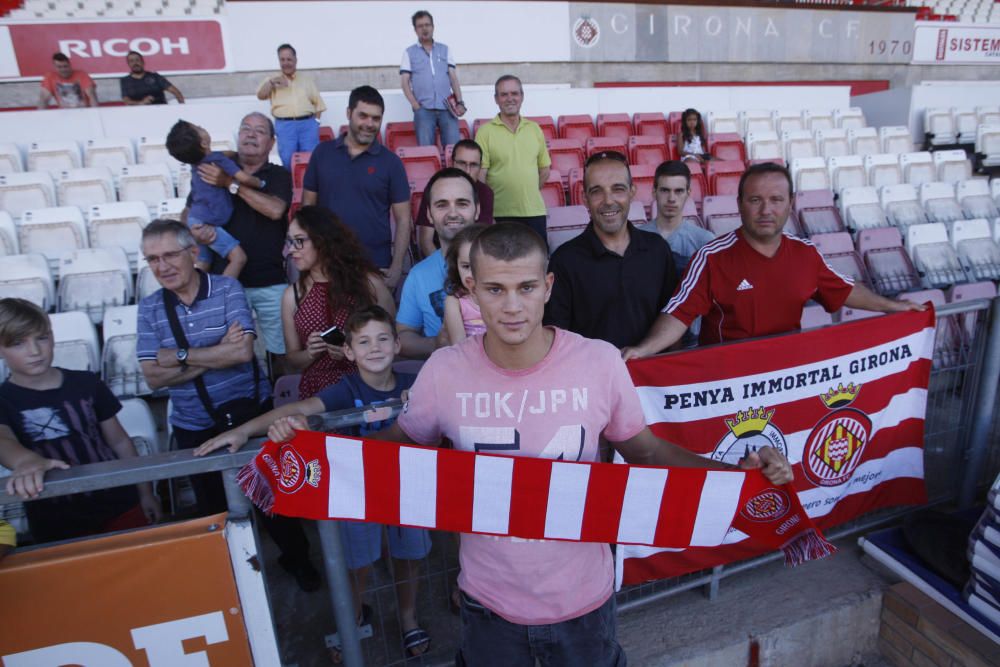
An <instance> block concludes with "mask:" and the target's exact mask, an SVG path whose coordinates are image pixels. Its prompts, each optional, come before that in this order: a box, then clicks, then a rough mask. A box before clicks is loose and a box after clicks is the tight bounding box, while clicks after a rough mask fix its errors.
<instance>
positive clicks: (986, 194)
mask: <svg viewBox="0 0 1000 667" xmlns="http://www.w3.org/2000/svg"><path fill="white" fill-rule="evenodd" d="M955 199H957V200H958V203H959V205H960V206H961V207H962V212H963V213H965V217H967V218H989V219H991V220H992V219H993V218H995V217H997V216H1000V210H998V207H997V203H996V202H995V201H994V200H993V197H992V196H991V195H990V184H989V183H987V182H986V181H985V180H983V179H981V178H976V179H969V180H967V181H959V182H958V183H956V184H955Z"/></svg>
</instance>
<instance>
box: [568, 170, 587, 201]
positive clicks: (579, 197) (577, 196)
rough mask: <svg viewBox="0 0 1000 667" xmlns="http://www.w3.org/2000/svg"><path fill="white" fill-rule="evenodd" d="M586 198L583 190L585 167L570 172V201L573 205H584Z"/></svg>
mask: <svg viewBox="0 0 1000 667" xmlns="http://www.w3.org/2000/svg"><path fill="white" fill-rule="evenodd" d="M585 201H586V199H585V198H584V192H583V169H582V168H581V169H574V170H572V171H571V172H569V203H570V205H572V206H582V205H583V204H584V202H585Z"/></svg>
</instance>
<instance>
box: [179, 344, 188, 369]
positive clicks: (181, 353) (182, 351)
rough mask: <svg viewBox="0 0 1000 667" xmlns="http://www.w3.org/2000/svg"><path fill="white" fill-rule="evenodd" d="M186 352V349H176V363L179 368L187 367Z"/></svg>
mask: <svg viewBox="0 0 1000 667" xmlns="http://www.w3.org/2000/svg"><path fill="white" fill-rule="evenodd" d="M187 360H188V351H187V348H186V347H179V348H177V362H178V363H179V364H180V365H181V366H187Z"/></svg>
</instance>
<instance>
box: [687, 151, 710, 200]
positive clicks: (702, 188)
mask: <svg viewBox="0 0 1000 667" xmlns="http://www.w3.org/2000/svg"><path fill="white" fill-rule="evenodd" d="M684 164H686V165H687V168H688V170H689V171H690V172H691V193H690V195H688V201H690V202H691V203H693V204H694V205H695V208H697V209H698V210H701V202H702V200H703V199H705V195H707V194H708V180H707V179H706V178H705V172H703V171H702V170H701V164H699V163H698V162H695V161H693V160H687V161H685V162H684Z"/></svg>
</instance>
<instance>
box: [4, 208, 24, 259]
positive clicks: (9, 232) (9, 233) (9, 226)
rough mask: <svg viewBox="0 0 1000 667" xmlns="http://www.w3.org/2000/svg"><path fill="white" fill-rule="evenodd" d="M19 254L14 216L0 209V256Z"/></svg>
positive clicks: (19, 245)
mask: <svg viewBox="0 0 1000 667" xmlns="http://www.w3.org/2000/svg"><path fill="white" fill-rule="evenodd" d="M19 254H21V244H20V242H19V241H18V238H17V227H15V226H14V218H12V217H10V213H8V212H7V211H0V257H4V256H6V255H19Z"/></svg>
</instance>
